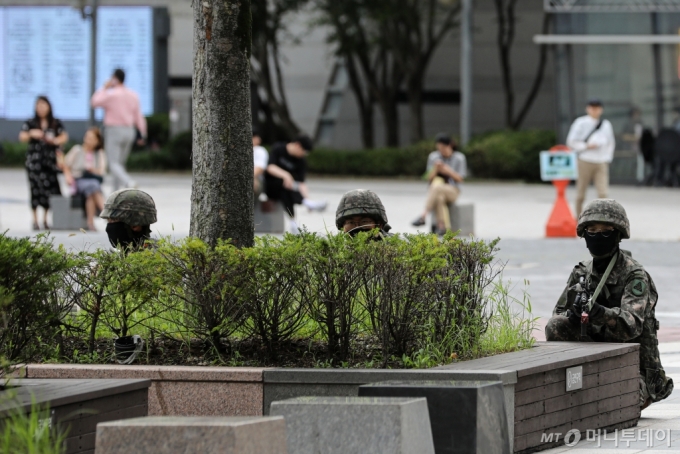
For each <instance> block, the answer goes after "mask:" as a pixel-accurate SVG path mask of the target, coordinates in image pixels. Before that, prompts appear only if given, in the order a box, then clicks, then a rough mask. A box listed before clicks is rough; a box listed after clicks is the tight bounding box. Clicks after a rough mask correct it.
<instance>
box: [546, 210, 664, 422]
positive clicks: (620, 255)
mask: <svg viewBox="0 0 680 454" xmlns="http://www.w3.org/2000/svg"><path fill="white" fill-rule="evenodd" d="M576 230H577V233H578V236H580V237H581V238H584V239H585V240H586V246H587V247H588V250H589V251H590V254H591V255H592V256H593V260H590V261H587V262H581V263H579V264H578V265H576V267H575V268H574V271H573V272H572V273H571V276H569V281H568V282H567V286H566V288H565V289H564V292H562V296H560V299H559V300H558V302H557V305H556V306H555V309H554V310H553V316H552V317H551V318H550V320H549V321H548V324H547V325H546V327H545V336H546V339H547V340H549V341H579V340H585V341H589V342H633V343H639V344H640V375H641V377H640V406H641V407H642V408H643V409H644V408H646V407H647V406H649V405H650V404H651V403H653V402H658V401H660V400H662V399H665V398H666V397H668V396H669V395H670V394H671V392H672V391H673V380H671V379H670V378H667V377H666V374H665V372H664V370H663V367H662V366H661V361H660V359H659V348H658V343H659V342H658V340H657V337H656V332H657V330H658V329H659V322H658V321H657V320H656V317H655V315H654V311H655V308H656V302H657V299H658V294H657V292H656V287H655V286H654V281H652V278H651V276H650V275H649V273H647V272H646V271H645V269H644V268H643V267H642V265H640V264H639V263H638V262H637V261H635V260H634V259H633V257H632V256H631V254H630V252H628V251H624V250H621V249H619V242H620V241H621V239H627V238H630V224H629V222H628V217H627V216H626V211H625V210H624V209H623V207H622V206H621V205H620V204H619V203H618V202H616V201H615V200H611V199H598V200H595V201H593V202H591V203H590V204H589V205H588V206H587V207H586V209H585V210H584V211H583V213H582V214H581V216H580V217H579V220H578V226H577V228H576ZM610 263H612V265H611V266H610ZM608 269H609V270H610V272H609V276H608V277H606V281H605V283H604V284H603V286H602V287H601V291H600V293H599V295H598V296H597V298H596V300H595V301H594V303H593V305H592V308H591V310H590V312H589V315H588V324H587V325H586V326H587V336H586V338H583V339H582V338H581V315H582V311H583V307H584V306H585V303H586V302H587V300H586V301H585V302H584V303H583V304H581V303H580V299H581V298H580V297H581V295H584V291H585V292H586V293H585V295H588V296H587V298H590V297H591V296H593V294H594V293H595V290H596V288H597V287H598V284H599V283H600V280H601V278H602V276H603V275H605V274H607V270H608ZM577 296H579V297H578V298H577Z"/></svg>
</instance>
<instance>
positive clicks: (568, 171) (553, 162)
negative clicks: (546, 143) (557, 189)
mask: <svg viewBox="0 0 680 454" xmlns="http://www.w3.org/2000/svg"><path fill="white" fill-rule="evenodd" d="M540 160H541V180H543V181H553V180H576V179H577V178H578V166H577V160H576V153H574V152H573V151H541V154H540Z"/></svg>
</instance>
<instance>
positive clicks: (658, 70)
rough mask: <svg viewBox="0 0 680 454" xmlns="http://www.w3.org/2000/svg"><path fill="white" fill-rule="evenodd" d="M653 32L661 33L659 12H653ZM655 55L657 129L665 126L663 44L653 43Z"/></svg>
mask: <svg viewBox="0 0 680 454" xmlns="http://www.w3.org/2000/svg"><path fill="white" fill-rule="evenodd" d="M652 32H653V33H654V34H655V35H658V34H659V13H652ZM652 52H653V55H654V95H655V98H656V131H657V133H658V132H659V131H660V130H661V128H663V126H664V124H663V123H664V122H663V70H662V67H661V45H660V44H653V45H652Z"/></svg>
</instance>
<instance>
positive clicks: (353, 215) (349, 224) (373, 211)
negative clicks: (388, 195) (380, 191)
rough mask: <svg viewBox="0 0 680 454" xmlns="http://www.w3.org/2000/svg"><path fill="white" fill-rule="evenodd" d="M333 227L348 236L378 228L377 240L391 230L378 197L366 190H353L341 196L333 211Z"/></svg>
mask: <svg viewBox="0 0 680 454" xmlns="http://www.w3.org/2000/svg"><path fill="white" fill-rule="evenodd" d="M335 225H336V227H337V228H338V230H342V231H343V232H345V233H349V234H350V235H356V234H357V233H359V232H361V231H364V232H366V231H370V230H373V229H375V228H378V229H380V230H379V231H378V237H379V238H383V237H385V236H386V235H387V232H388V231H389V230H390V228H391V227H390V225H389V224H388V223H387V213H385V207H384V206H383V204H382V202H381V201H380V197H378V195H377V194H376V193H375V192H373V191H369V190H367V189H355V190H353V191H349V192H346V193H345V194H344V195H343V196H342V199H340V203H339V204H338V209H337V210H336V211H335Z"/></svg>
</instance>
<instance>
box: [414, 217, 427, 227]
mask: <svg viewBox="0 0 680 454" xmlns="http://www.w3.org/2000/svg"><path fill="white" fill-rule="evenodd" d="M411 225H412V226H413V227H421V226H423V225H425V218H424V217H422V216H420V217H419V218H418V219H416V220H415V221H413V222H411Z"/></svg>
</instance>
